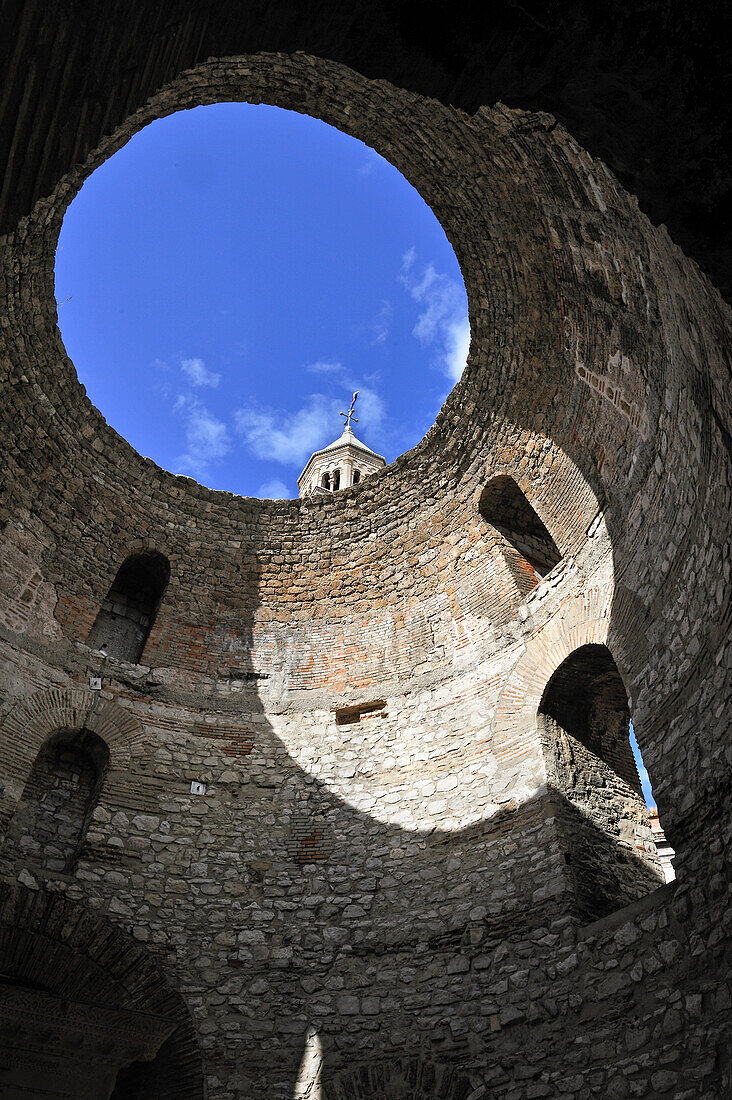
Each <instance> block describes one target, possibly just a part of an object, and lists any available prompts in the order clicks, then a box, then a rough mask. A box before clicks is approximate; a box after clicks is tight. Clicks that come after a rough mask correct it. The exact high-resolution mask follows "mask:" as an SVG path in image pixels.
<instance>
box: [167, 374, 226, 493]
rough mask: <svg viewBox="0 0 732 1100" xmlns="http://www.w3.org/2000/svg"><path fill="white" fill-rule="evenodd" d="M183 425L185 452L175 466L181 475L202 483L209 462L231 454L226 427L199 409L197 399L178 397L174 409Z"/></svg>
mask: <svg viewBox="0 0 732 1100" xmlns="http://www.w3.org/2000/svg"><path fill="white" fill-rule="evenodd" d="M173 408H174V410H175V411H176V412H179V413H180V414H181V416H182V417H183V420H184V425H185V445H186V449H185V451H184V452H183V454H182V455H180V457H179V459H178V462H179V463H180V465H181V468H182V470H183V471H187V472H190V473H191V474H192V475H193V476H194V477H197V478H199V479H203V478H205V477H206V476H207V475H208V471H209V468H210V465H211V463H212V462H215V461H217V460H218V459H220V458H223V457H224V456H225V455H227V454H228V453H229V451H230V450H231V442H230V439H229V433H228V430H227V428H226V425H225V424H224V422H223V421H222V420H218V419H217V418H216V417H215V416H214V415H213V414H212V413H210V412H209V410H208V409H207V408H206V407H205V405H202V404H201V402H200V401H199V400H198V398H197V397H185V396H183V395H182V394H181V395H180V397H178V399H177V401H176V402H175V405H174V406H173Z"/></svg>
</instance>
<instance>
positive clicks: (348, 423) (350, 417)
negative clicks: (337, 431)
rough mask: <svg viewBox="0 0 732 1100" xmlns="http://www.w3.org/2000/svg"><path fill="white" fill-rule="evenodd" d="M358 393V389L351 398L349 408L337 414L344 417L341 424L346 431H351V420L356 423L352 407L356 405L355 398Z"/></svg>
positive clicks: (356, 419) (356, 418)
mask: <svg viewBox="0 0 732 1100" xmlns="http://www.w3.org/2000/svg"><path fill="white" fill-rule="evenodd" d="M358 393H359V391H358V390H356V392H355V393H354V395H353V397H352V398H351V407H350V408H349V410H348V412H347V413H339V414H338V415H339V416H342V417H344V418H345V424H344V425H343V427H344V430H345V431H347V432H350V431H351V421H352V420H353V421H355V423H356V424H358V417H356V416H354V409H355V407H356V398H357V397H358Z"/></svg>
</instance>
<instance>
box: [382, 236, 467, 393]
mask: <svg viewBox="0 0 732 1100" xmlns="http://www.w3.org/2000/svg"><path fill="white" fill-rule="evenodd" d="M415 261H416V252H415V249H414V248H410V249H409V251H408V252H405V254H404V256H403V257H402V268H401V272H400V274H399V281H400V283H401V284H402V286H403V287H404V288H405V290H407V291H408V293H409V295H410V296H411V298H412V299H413V301H415V302H416V303H417V304H418V305H419V306H420V309H421V312H420V313H419V315H418V317H417V321H416V323H415V325H414V328H413V329H412V335H413V336H414V337H416V339H417V340H419V342H420V343H421V344H422V345H424V346H431V347H433V348H434V350H435V353H436V356H437V362H438V364H439V367H440V369H441V370H442V372H443V373H444V374H445V375H446V376H447V377H448V378H450V379H451V380H452V381H453V382H457V381H458V379H459V378H460V377H461V375H462V373H463V370H464V369H465V363H466V360H467V357H468V350H469V348H470V324H469V321H468V303H467V300H466V297H465V290H464V289H463V287H462V286H461V285H460V284H459V283H456V282H455V281H454V280H453V279H450V278H449V277H448V276H447V275H442V274H440V273H439V272H437V271H435V268H434V265H433V264H427V266H426V267H425V268H424V270H423V272H422V275H421V276H419V275H418V274H417V271H416V267H415Z"/></svg>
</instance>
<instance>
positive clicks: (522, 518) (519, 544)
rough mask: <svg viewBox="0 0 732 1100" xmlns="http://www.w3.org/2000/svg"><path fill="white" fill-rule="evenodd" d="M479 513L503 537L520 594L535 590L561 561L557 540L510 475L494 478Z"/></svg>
mask: <svg viewBox="0 0 732 1100" xmlns="http://www.w3.org/2000/svg"><path fill="white" fill-rule="evenodd" d="M478 509H479V511H480V514H481V516H482V517H483V519H484V520H485V521H486V523H489V524H490V525H491V527H494V528H495V529H496V531H498V533H499V534H500V535H501V536H502V537H503V552H504V556H505V558H506V561H507V563H508V567H509V569H510V571H511V575H512V576H513V578H514V580H515V582H516V586H517V587H518V589H519V591H520V592H521V593H526V592H529V591H530V590H531V589H532V588H535V587H536V585H537V584H538V583H539V578H541V577H544V576H546V574H547V573H549V572H551V570H552V569H553V568H554V566H555V565H558V564H559V562H560V561H561V558H562V555H561V553H560V551H559V548H558V546H557V544H556V543H555V541H554V539H553V538H552V536H551V535H550V534H549V531H548V530H547V529H546V526H545V525H544V523H543V522H542V520H541V519H540V518H539V516H538V515H537V514H536V512H535V511H534V509H533V508H532V506H531V505H530V504H529V502H528V500H527V499H526V497H525V496H524V494H523V493H522V492H521V489H520V488H519V487H518V485H517V484H516V482H515V481H514V479H513V478H512V477H509V476H508V474H499V475H498V476H496V477H493V478H491V480H490V481H489V482H488V484H487V485H486V487H485V489H484V490H483V492H482V494H481V497H480V501H479V503H478Z"/></svg>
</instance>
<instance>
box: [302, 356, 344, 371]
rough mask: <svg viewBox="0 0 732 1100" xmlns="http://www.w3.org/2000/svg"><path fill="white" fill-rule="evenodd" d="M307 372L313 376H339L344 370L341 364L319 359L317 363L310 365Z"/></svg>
mask: <svg viewBox="0 0 732 1100" xmlns="http://www.w3.org/2000/svg"><path fill="white" fill-rule="evenodd" d="M305 370H307V371H309V372H310V373H311V374H338V372H339V371H342V370H343V365H342V364H341V363H328V362H324V361H323V360H321V359H319V360H318V362H317V363H309V364H308V366H307V367H306V368H305Z"/></svg>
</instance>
